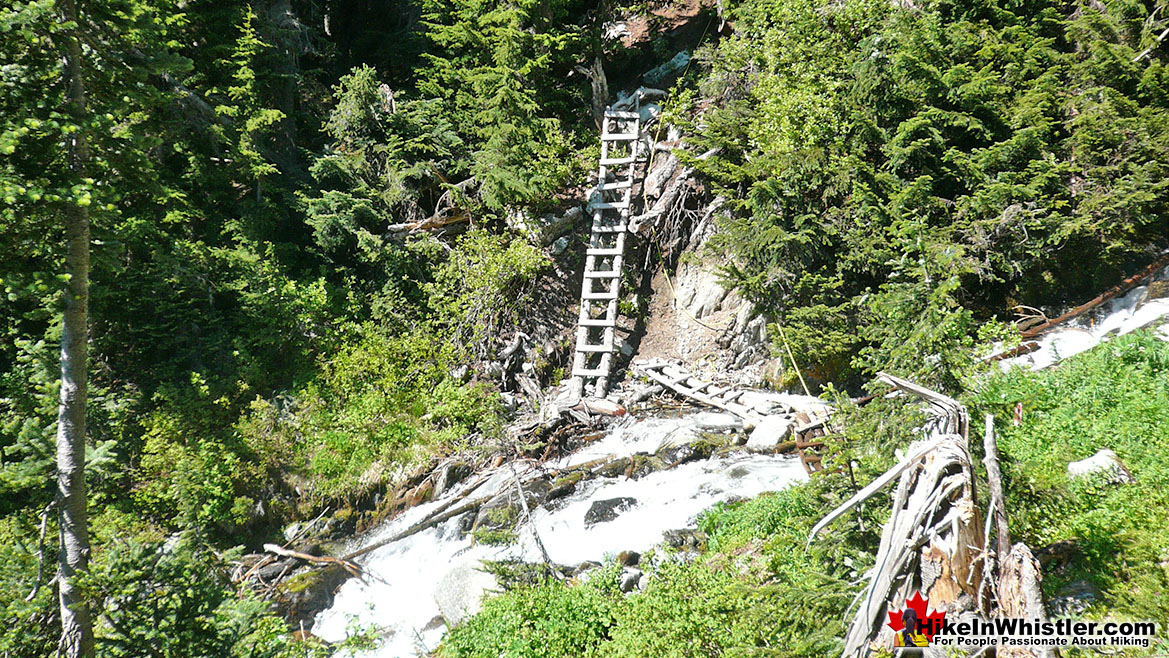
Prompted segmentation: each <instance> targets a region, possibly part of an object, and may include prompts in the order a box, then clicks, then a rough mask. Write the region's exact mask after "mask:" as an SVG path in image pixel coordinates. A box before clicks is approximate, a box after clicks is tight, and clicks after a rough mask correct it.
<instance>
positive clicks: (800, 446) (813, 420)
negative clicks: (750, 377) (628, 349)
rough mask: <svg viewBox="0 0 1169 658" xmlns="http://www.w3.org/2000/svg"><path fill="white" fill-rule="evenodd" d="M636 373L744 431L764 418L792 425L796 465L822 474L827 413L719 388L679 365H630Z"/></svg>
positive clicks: (654, 362)
mask: <svg viewBox="0 0 1169 658" xmlns="http://www.w3.org/2000/svg"><path fill="white" fill-rule="evenodd" d="M633 368H634V370H635V371H636V372H638V373H639V374H641V375H643V376H644V377H646V378H648V379H649V380H651V381H653V382H656V383H658V384H660V385H662V386H663V387H665V388H667V389H669V390H671V391H673V392H674V393H676V394H678V395H680V396H682V397H684V398H687V399H690V400H693V401H695V402H697V403H699V404H702V405H705V406H708V407H714V408H716V409H721V410H722V411H725V412H727V413H730V414H734V415H735V416H738V417H739V418H742V419H743V424H744V426H745V427H747V428H748V429H750V428H753V427H755V426H757V425H758V424H759V423H761V422H763V419H764V418H766V417H768V416H776V415H778V416H783V417H784V418H785V419H787V420H788V421H789V422H791V424H792V437H793V438H794V439H795V449H796V452H797V454H799V456H800V463H801V464H803V466H804V470H806V471H807V472H808V474H809V475H810V474H812V473H816V472H818V471H821V470H823V468H824V466H823V464H822V463H821V461H822V456H821V454H820V453H821V451H822V449H823V448H824V441H823V438H824V437H825V436H826V434H827V429H828V428H827V422H828V414H827V413H816V412H809V411H801V410H798V409H796V408H795V407H793V406H791V405H787V404H777V403H776V402H775V401H774V400H770V399H768V398H767V396H766V395H765V394H760V393H759V392H758V391H751V390H748V389H742V388H735V387H733V386H719V385H717V384H714V383H712V382H708V381H705V380H703V379H700V378H698V377H696V376H694V374H692V373H691V372H690V371H689V370H687V369H686V368H685V367H683V366H682V365H681V364H678V363H674V362H670V361H666V360H664V359H650V360H647V361H637V362H634V364H633Z"/></svg>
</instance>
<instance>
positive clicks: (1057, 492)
mask: <svg viewBox="0 0 1169 658" xmlns="http://www.w3.org/2000/svg"><path fill="white" fill-rule="evenodd" d="M972 401H973V404H974V405H975V409H976V410H977V411H978V412H993V413H994V414H995V415H996V417H997V418H998V419H999V422H997V423H996V433H997V435H998V444H999V453H1000V455H1001V459H1002V462H1003V478H1004V487H1005V490H1006V498H1007V509H1008V511H1009V514H1010V529H1011V536H1012V539H1014V540H1015V541H1024V542H1026V543H1027V544H1028V545H1029V546H1031V547H1032V549H1037V548H1041V547H1043V546H1045V545H1047V544H1050V543H1052V542H1055V541H1060V540H1071V541H1074V542H1075V544H1076V547H1077V549H1076V554H1075V556H1074V557H1073V559H1072V563H1071V564H1070V565H1068V566H1067V567H1066V568H1060V569H1059V570H1056V571H1053V572H1051V573H1049V574H1048V578H1047V580H1045V582H1044V586H1045V589H1046V590H1047V594H1048V595H1049V596H1051V595H1054V594H1055V592H1056V591H1057V590H1058V589H1059V588H1060V587H1061V586H1063V585H1064V584H1066V583H1067V582H1069V581H1072V580H1077V579H1082V578H1083V579H1087V580H1089V581H1092V582H1093V583H1095V584H1096V585H1098V586H1099V587H1101V588H1102V590H1103V592H1104V601H1103V603H1102V604H1101V605H1100V606H1098V607H1097V608H1096V609H1095V611H1094V612H1095V614H1098V615H1103V614H1112V615H1115V616H1117V617H1131V618H1139V619H1160V620H1164V619H1169V608H1167V607H1166V604H1165V598H1164V596H1163V592H1164V591H1165V587H1166V585H1167V584H1169V573H1167V572H1166V571H1165V569H1164V567H1162V566H1160V565H1161V564H1162V563H1163V562H1164V561H1165V559H1166V558H1167V557H1169V537H1167V536H1166V535H1165V533H1164V532H1163V531H1162V529H1163V528H1165V527H1167V526H1169V461H1166V459H1165V455H1166V453H1167V451H1169V345H1167V344H1166V343H1165V342H1164V341H1161V340H1159V339H1157V338H1156V337H1155V336H1154V335H1153V334H1152V333H1151V332H1147V331H1146V332H1138V333H1136V334H1132V335H1128V336H1123V337H1120V338H1116V339H1113V340H1112V341H1110V342H1107V343H1105V344H1103V345H1101V346H1099V347H1097V348H1095V349H1093V350H1091V351H1089V352H1087V353H1084V354H1081V355H1078V356H1076V357H1073V358H1071V359H1068V360H1066V361H1064V362H1063V363H1061V364H1060V365H1059V366H1057V367H1054V368H1051V369H1049V370H1046V371H1043V372H1039V373H1034V372H1029V371H1026V370H1022V369H1014V370H1012V371H1010V372H1007V373H997V374H995V375H993V376H991V377H989V378H988V379H986V380H985V381H983V382H981V384H980V385H979V387H978V389H977V390H976V392H975V393H974V395H973V400H972ZM1017 403H1021V404H1022V405H1023V422H1022V424H1021V425H1019V426H1017V427H1016V426H1014V425H1013V424H1012V423H1010V422H1009V421H1008V419H1010V418H1011V417H1012V414H1013V410H1014V407H1015V405H1016V404H1017ZM975 417H978V416H975ZM975 425H976V426H978V427H980V426H981V424H977V423H976V424H975ZM974 442H975V438H974V437H972V443H974ZM1101 448H1109V449H1111V450H1113V451H1114V452H1115V453H1116V454H1117V456H1118V457H1119V458H1120V459H1121V461H1122V462H1124V463H1125V464H1126V465H1127V467H1128V468H1129V469H1130V470H1131V471H1132V474H1133V477H1134V478H1135V481H1134V483H1132V484H1127V485H1111V484H1107V483H1105V482H1104V481H1102V480H1101V479H1100V478H1087V479H1078V480H1071V479H1070V478H1069V476H1068V474H1067V465H1068V463H1069V462H1071V461H1075V460H1079V459H1084V458H1086V457H1090V456H1091V455H1093V454H1095V452H1096V451H1097V450H1099V449H1101Z"/></svg>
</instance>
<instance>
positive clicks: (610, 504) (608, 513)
mask: <svg viewBox="0 0 1169 658" xmlns="http://www.w3.org/2000/svg"><path fill="white" fill-rule="evenodd" d="M636 504H637V500H636V499H634V498H629V497H627V496H622V497H620V498H608V499H606V500H597V501H593V504H592V505H591V506H590V507H589V511H587V512H585V517H584V524H585V527H586V528H588V527H590V526H594V525H597V524H598V523H606V522H608V521H612V520H613V519H615V518H617V517H618V516H619V515H620V514H621V512H624V511H625V510H627V509H630V508H632V507H633V506H634V505H636Z"/></svg>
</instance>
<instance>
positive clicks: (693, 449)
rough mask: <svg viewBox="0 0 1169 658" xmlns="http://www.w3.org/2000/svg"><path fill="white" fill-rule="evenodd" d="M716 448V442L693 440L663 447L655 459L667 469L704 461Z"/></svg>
mask: <svg viewBox="0 0 1169 658" xmlns="http://www.w3.org/2000/svg"><path fill="white" fill-rule="evenodd" d="M717 447H718V442H717V441H714V440H704V439H695V440H693V441H687V442H685V443H679V444H677V445H668V446H665V447H663V448H662V449H660V450H658V452H657V457H658V459H660V460H662V462H664V463H665V464H666V467H667V468H673V467H675V466H678V465H680V464H685V463H687V462H692V461H697V460H699V459H706V458H707V457H709V456H711V455H712V454H713V453H714V451H715V448H717Z"/></svg>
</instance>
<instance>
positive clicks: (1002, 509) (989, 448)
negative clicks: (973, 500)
mask: <svg viewBox="0 0 1169 658" xmlns="http://www.w3.org/2000/svg"><path fill="white" fill-rule="evenodd" d="M982 447H983V451H984V452H985V453H986V455H985V456H984V457H983V458H982V461H983V463H985V464H986V479H987V483H988V484H989V486H990V499H991V501H992V502H993V503H994V504H993V505H992V506H991V512H990V513H991V515H993V516H994V524H995V530H996V531H997V533H998V544H996V546H997V557H998V559H999V560H1000V561H1002V560H1003V559H1004V558H1005V557H1006V555H1007V553H1008V552H1010V549H1011V533H1010V530H1009V529H1008V528H1007V507H1006V502H1005V499H1004V496H1003V473H1002V471H1001V470H1000V469H999V450H998V443H997V442H996V441H995V436H994V415H992V414H987V415H986V432H985V434H983V437H982ZM987 521H988V522H989V519H987ZM1002 573H1003V572H1002V570H1001V569H1000V571H999V575H1000V576H1001V575H1002Z"/></svg>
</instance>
